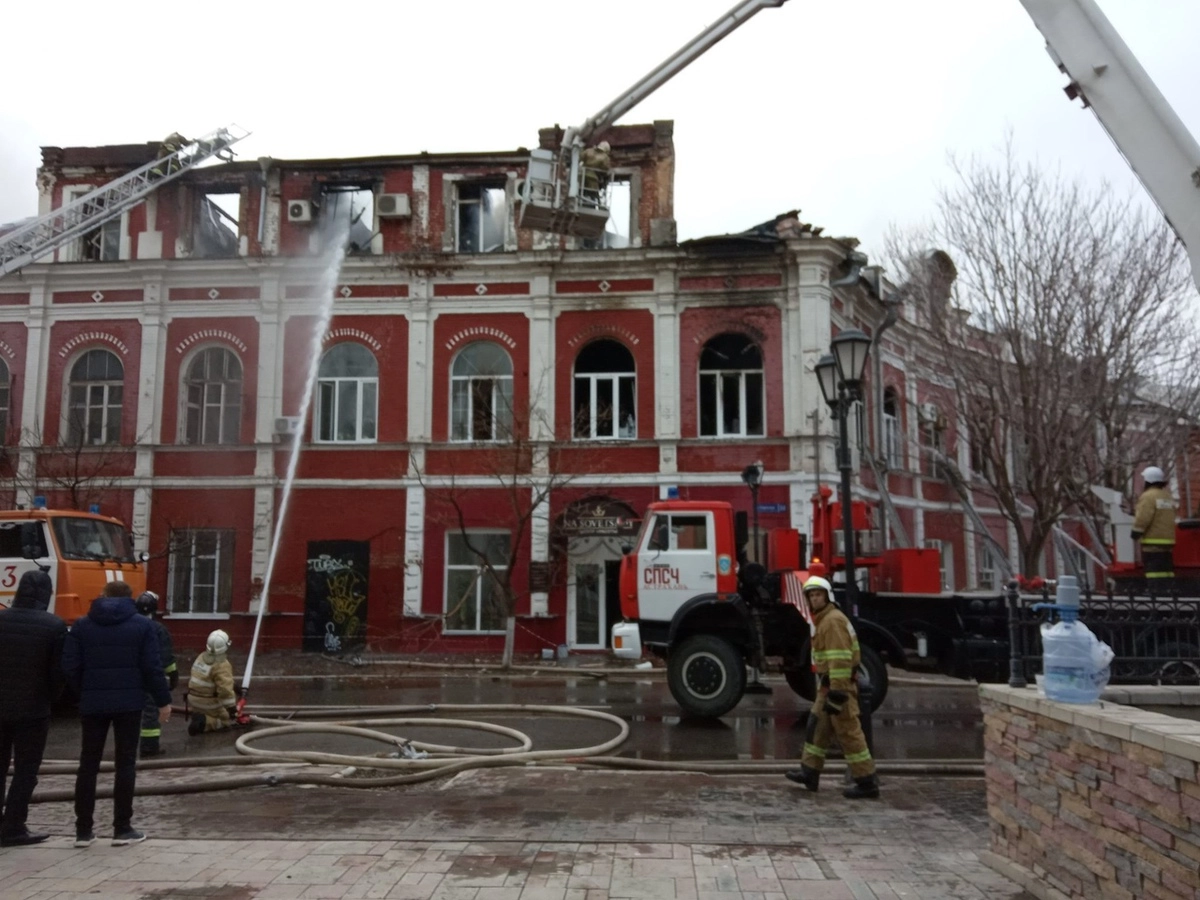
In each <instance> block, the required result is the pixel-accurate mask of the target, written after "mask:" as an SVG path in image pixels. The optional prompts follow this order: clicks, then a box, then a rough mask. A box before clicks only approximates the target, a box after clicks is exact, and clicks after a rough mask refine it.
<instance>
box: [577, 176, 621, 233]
mask: <svg viewBox="0 0 1200 900" xmlns="http://www.w3.org/2000/svg"><path fill="white" fill-rule="evenodd" d="M632 203H633V184H632V182H631V181H630V180H629V177H628V176H624V177H615V178H613V180H612V181H610V182H609V183H608V223H607V224H606V225H605V226H604V237H600V238H580V240H579V246H580V247H581V248H582V249H584V250H608V249H620V248H622V247H628V246H630V235H631V234H632V233H633V208H632Z"/></svg>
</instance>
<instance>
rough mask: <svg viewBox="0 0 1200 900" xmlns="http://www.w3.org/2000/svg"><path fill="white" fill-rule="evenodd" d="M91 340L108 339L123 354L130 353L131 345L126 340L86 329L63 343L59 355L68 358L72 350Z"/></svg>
mask: <svg viewBox="0 0 1200 900" xmlns="http://www.w3.org/2000/svg"><path fill="white" fill-rule="evenodd" d="M89 341H107V342H108V343H110V344H112V345H113V346H114V347H116V348H117V349H118V350H120V351H121V355H122V356H128V355H129V347H128V346H126V344H125V342H124V341H122V340H121V339H120V338H118V337H116V336H115V335H111V334H107V333H106V332H103V331H85V332H84V333H83V334H77V335H75V337H73V338H71V339H70V340H69V341H67V342H66V343H65V344H63V345H62V348H61V349H60V350H59V351H58V355H59V356H61V357H62V358H63V359H66V358H67V356H68V355H69V354H70V352H71V351H72V350H74V349H75V348H76V347H78V346H79V345H80V344H86V343H88V342H89Z"/></svg>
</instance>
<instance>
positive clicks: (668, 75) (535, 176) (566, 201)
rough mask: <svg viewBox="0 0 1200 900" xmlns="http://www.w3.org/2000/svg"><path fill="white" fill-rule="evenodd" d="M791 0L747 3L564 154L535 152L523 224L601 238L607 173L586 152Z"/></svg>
mask: <svg viewBox="0 0 1200 900" xmlns="http://www.w3.org/2000/svg"><path fill="white" fill-rule="evenodd" d="M786 2H787V0H742V2H740V3H738V4H737V6H735V7H734V8H733V9H731V10H730V11H729V12H727V13H726V14H725V15H724V16H722V17H721V18H720V19H718V20H717V21H716V22H714V23H713V24H711V25H709V26H708V27H707V28H705V29H704V30H703V31H702V32H700V34H698V35H697V36H696V37H694V38H692V40H690V41H688V42H687V43H686V44H684V45H683V47H681V48H680V49H679V50H677V51H676V52H675V53H674V54H673V55H672V56H671V57H669V58H668V59H667V60H666V61H665V62H663V63H661V64H660V65H658V66H657V67H655V68H654V69H653V70H652V71H651V72H650V73H649V74H647V75H646V76H645V77H644V78H642V79H641V80H640V81H638V82H637V83H636V84H634V85H633V86H632V87H630V88H629V89H628V90H625V91H623V92H622V93H621V94H620V95H618V96H617V98H616V99H615V100H613V101H612V102H611V103H609V104H608V105H607V106H605V107H604V109H602V110H600V112H598V113H596V115H594V116H592V117H591V118H590V119H588V120H587V121H586V122H584V123H583V124H582V125H580V126H579V127H578V128H574V127H573V128H568V129H567V130H566V132H565V133H564V135H563V140H562V145H561V148H560V153H559V155H558V156H557V157H556V156H555V154H554V152H553V151H551V150H534V151H533V152H532V153H531V154H530V155H529V167H528V170H527V171H526V178H525V183H524V184H523V185H522V187H521V218H520V224H521V225H522V226H524V227H526V228H536V229H539V230H541V231H551V232H556V233H559V234H574V235H579V236H582V237H593V238H594V237H600V236H602V235H603V234H604V227H605V225H606V224H607V223H608V202H607V196H606V190H605V188H604V187H602V185H604V184H605V182H606V180H607V172H596V171H592V172H588V171H586V170H585V168H584V167H583V166H582V165H581V164H580V158H579V157H580V151H581V150H583V148H584V145H585V144H586V143H587V142H588V141H590V140H591V138H592V137H593V136H595V135H598V134H600V133H602V132H603V131H604V130H605V129H606V128H608V127H609V126H611V125H612V124H613V123H615V122H616V121H617V119H619V118H620V117H621V116H623V115H625V113H627V112H629V111H630V110H631V109H633V108H634V107H635V106H637V105H638V104H639V103H641V102H642V101H643V100H645V99H646V98H647V97H649V96H650V95H651V94H653V93H654V92H655V91H656V90H658V89H659V88H660V87H662V86H663V85H664V84H666V83H667V82H668V81H670V80H671V79H672V78H674V77H675V76H676V75H678V74H679V73H680V72H682V71H683V70H684V69H686V68H687V67H688V66H689V65H691V63H693V62H694V61H695V60H696V59H698V58H699V57H700V56H702V55H703V54H704V53H705V52H707V51H708V50H709V48H711V47H712V46H713V45H714V44H716V43H717V42H718V41H720V40H721V39H723V38H725V37H727V36H728V35H730V34H732V33H733V32H734V31H736V30H737V29H738V28H740V27H741V26H742V25H744V24H746V22H748V21H750V19H751V18H753V17H754V15H755V14H756V13H758V12H759V11H760V10H763V9H766V8H768V7H777V6H783V4H784V3H786Z"/></svg>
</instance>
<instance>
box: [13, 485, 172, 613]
mask: <svg viewBox="0 0 1200 900" xmlns="http://www.w3.org/2000/svg"><path fill="white" fill-rule="evenodd" d="M148 558H149V557H148V555H147V554H145V553H142V554H141V555H140V556H138V555H135V554H134V550H133V538H132V536H131V535H130V533H129V529H128V528H126V527H125V525H124V523H122V522H121V521H120V520H119V519H114V518H111V517H109V516H102V515H99V514H98V513H90V512H79V511H78V510H63V509H17V510H7V511H4V512H0V606H11V605H12V600H13V595H14V594H15V593H16V590H17V585H18V584H19V583H20V581H21V576H22V575H23V574H25V573H26V572H28V571H32V570H34V569H39V568H40V569H42V571H44V572H46V573H47V574H48V575H49V576H50V579H51V580H52V581H53V583H54V596H53V598H52V599H51V601H50V612H52V613H54V614H55V615H57V616H59V617H61V618H62V619H63V620H64V621H65V622H66V623H67V624H70V623H72V622H74V621H75V620H76V619H77V618H79V617H80V616H83V615H86V614H87V611H88V608H89V607H90V606H91V603H92V600H94V599H95V598H96V597H99V596H100V592H101V591H102V590H104V585H105V584H107V583H108V582H110V581H126V582H128V583H129V587H130V589H131V590H132V591H133V595H134V596H135V597H136V596H137V595H138V594H140V593H141V592H142V591H144V590H145V589H146V560H147V559H148Z"/></svg>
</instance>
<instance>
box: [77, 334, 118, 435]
mask: <svg viewBox="0 0 1200 900" xmlns="http://www.w3.org/2000/svg"><path fill="white" fill-rule="evenodd" d="M124 389H125V369H124V367H123V366H122V365H121V360H119V359H117V356H116V354H115V353H110V352H109V351H107V350H89V351H87V352H86V353H84V354H83V355H82V356H80V357H79V359H77V360H75V364H74V365H73V366H71V375H70V381H69V383H68V385H67V441H68V442H69V443H70V444H71V445H72V446H76V447H80V446H85V445H89V444H115V443H117V442H118V441H120V439H121V405H122V401H123V399H124V393H123V392H124Z"/></svg>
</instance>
